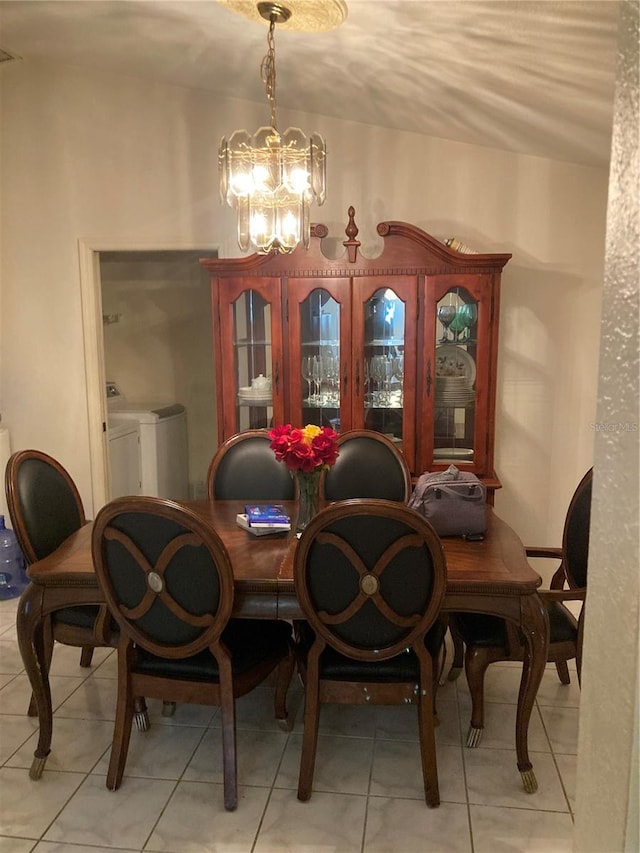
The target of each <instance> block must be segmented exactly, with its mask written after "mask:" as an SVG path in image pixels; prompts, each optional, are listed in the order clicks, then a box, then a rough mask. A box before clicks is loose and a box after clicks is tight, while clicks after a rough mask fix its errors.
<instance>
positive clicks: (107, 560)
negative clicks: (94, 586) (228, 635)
mask: <svg viewBox="0 0 640 853" xmlns="http://www.w3.org/2000/svg"><path fill="white" fill-rule="evenodd" d="M93 561H94V565H95V569H96V574H97V576H98V581H99V583H100V585H101V587H102V589H103V592H104V594H105V597H106V601H107V605H108V606H109V609H110V611H111V613H112V615H113V616H114V618H115V619H116V621H117V622H118V623H119V625H120V629H121V631H123V632H124V633H125V634H126V635H127V636H128V637H130V638H131V639H132V640H133V641H134V642H135V643H136V644H137V645H139V646H141V647H142V648H143V649H146V651H148V652H151V653H152V654H154V655H160V656H162V657H163V658H184V657H189V656H192V655H195V654H197V653H198V652H199V651H202V650H203V649H205V648H207V647H209V646H210V645H211V644H212V643H215V642H217V640H218V638H219V637H220V634H221V632H222V630H223V629H224V627H225V625H226V623H227V621H228V619H229V617H230V615H231V609H232V606H233V573H232V569H231V566H230V564H229V559H228V556H227V552H226V549H225V548H224V545H223V544H222V543H221V541H220V539H219V538H218V536H217V534H216V533H215V532H214V531H213V530H210V529H207V527H206V526H205V525H204V524H203V523H202V521H201V520H200V519H199V518H198V516H196V515H195V514H194V513H192V512H191V511H190V510H188V509H185V508H184V507H181V506H179V505H177V504H175V503H173V502H172V501H167V500H162V499H159V498H149V497H132V498H118V499H116V500H114V501H111V503H109V504H107V505H106V506H105V507H104V508H103V509H102V510H101V511H100V512H99V513H98V516H97V518H96V520H95V523H94V529H93Z"/></svg>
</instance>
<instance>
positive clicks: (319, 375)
mask: <svg viewBox="0 0 640 853" xmlns="http://www.w3.org/2000/svg"><path fill="white" fill-rule="evenodd" d="M311 375H312V377H313V381H314V384H315V386H316V393H315V397H314V399H315V402H316V405H320V406H321V405H322V394H321V393H320V390H321V388H322V380H323V379H324V370H323V364H322V359H321V358H320V356H319V355H314V356H311Z"/></svg>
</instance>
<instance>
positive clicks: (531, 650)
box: [516, 594, 549, 794]
mask: <svg viewBox="0 0 640 853" xmlns="http://www.w3.org/2000/svg"><path fill="white" fill-rule="evenodd" d="M520 608H521V622H520V629H521V631H522V633H523V635H524V640H525V644H524V663H523V665H522V679H521V681H520V692H519V694H518V710H517V713H516V754H517V758H518V770H519V771H520V774H521V776H522V783H523V785H524V789H525V791H526V792H527V794H533V793H535V791H537V790H538V782H537V780H536V777H535V773H534V772H533V767H532V764H531V761H530V760H529V748H528V743H527V735H528V731H529V720H530V718H531V711H532V710H533V704H534V702H535V698H536V694H537V692H538V687H539V686H540V682H541V681H542V675H543V673H544V668H545V666H546V663H547V655H548V652H549V616H548V614H547V610H546V608H545V607H544V605H543V603H542V601H541V599H540V596H539V595H537V594H534V595H524V596H522V598H521V599H520Z"/></svg>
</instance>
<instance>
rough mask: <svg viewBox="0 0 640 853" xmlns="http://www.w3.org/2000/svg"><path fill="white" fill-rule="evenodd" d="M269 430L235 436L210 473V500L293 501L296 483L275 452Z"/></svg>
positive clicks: (216, 456)
mask: <svg viewBox="0 0 640 853" xmlns="http://www.w3.org/2000/svg"><path fill="white" fill-rule="evenodd" d="M270 444H271V439H270V438H269V432H268V430H261V429H250V430H246V431H245V432H240V433H237V435H233V436H231V438H229V439H227V440H226V441H225V442H223V444H221V445H220V447H219V448H218V449H217V451H216V452H215V454H214V456H213V459H212V460H211V464H210V465H209V471H208V472H207V494H208V496H209V499H210V500H215V499H218V500H246V501H274V500H281V501H285V500H293V499H294V498H295V489H296V487H295V481H294V479H293V477H292V476H291V474H290V473H289V470H288V469H287V467H286V466H285V465H283V464H282V463H281V462H278V461H277V459H276V457H275V455H274V452H273V450H272V449H271V446H270Z"/></svg>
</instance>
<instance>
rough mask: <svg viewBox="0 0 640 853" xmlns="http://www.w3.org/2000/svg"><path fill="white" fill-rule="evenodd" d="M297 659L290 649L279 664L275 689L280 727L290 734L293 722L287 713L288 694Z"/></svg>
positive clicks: (276, 711)
mask: <svg viewBox="0 0 640 853" xmlns="http://www.w3.org/2000/svg"><path fill="white" fill-rule="evenodd" d="M295 664H296V661H295V657H294V654H293V649H292V648H290V649H289V654H288V655H287V656H286V657H285V658H283V659H282V660H281V661H280V663H279V664H278V671H277V677H276V689H275V713H276V720H277V721H278V726H279V727H280V728H281V729H282V730H283V731H285V732H290V731H291V729H292V728H293V720H292V719H290V717H289V712H288V711H287V693H288V691H289V685H290V684H291V679H292V678H293V670H294V668H295Z"/></svg>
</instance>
